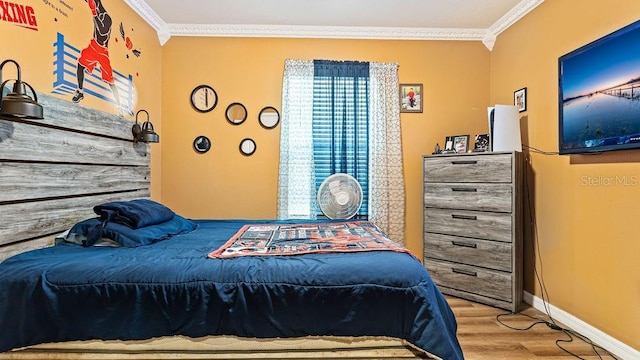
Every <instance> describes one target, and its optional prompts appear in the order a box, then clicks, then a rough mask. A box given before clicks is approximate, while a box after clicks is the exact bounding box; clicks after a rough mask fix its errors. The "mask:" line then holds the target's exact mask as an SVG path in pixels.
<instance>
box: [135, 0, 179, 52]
mask: <svg viewBox="0 0 640 360" xmlns="http://www.w3.org/2000/svg"><path fill="white" fill-rule="evenodd" d="M124 2H125V3H126V4H127V5H129V7H130V8H132V9H133V11H135V12H136V13H137V14H138V15H140V17H141V18H142V19H143V20H144V21H146V22H147V24H149V25H150V26H151V27H152V28H153V29H154V30H155V31H156V33H158V40H159V41H160V46H162V45H164V44H165V43H166V42H167V41H169V38H171V33H169V27H168V26H167V23H165V22H164V21H163V20H162V19H161V18H160V16H158V14H157V13H156V12H155V11H153V9H151V7H149V5H148V4H147V3H146V2H145V1H144V0H124Z"/></svg>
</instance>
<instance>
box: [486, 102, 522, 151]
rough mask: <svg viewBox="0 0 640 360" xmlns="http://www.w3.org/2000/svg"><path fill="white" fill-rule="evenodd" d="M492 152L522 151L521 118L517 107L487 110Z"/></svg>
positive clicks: (503, 106) (489, 108) (506, 106)
mask: <svg viewBox="0 0 640 360" xmlns="http://www.w3.org/2000/svg"><path fill="white" fill-rule="evenodd" d="M487 115H488V117H489V140H490V149H491V151H520V152H521V151H522V139H521V137H520V117H519V111H518V107H517V106H515V105H496V106H492V107H488V108H487Z"/></svg>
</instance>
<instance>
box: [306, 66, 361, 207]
mask: <svg viewBox="0 0 640 360" xmlns="http://www.w3.org/2000/svg"><path fill="white" fill-rule="evenodd" d="M368 109H369V63H368V62H357V61H329V60H314V86H313V151H314V166H315V177H316V190H317V189H318V188H319V187H320V184H321V183H322V181H324V179H326V178H327V177H328V176H329V175H331V174H335V173H346V174H349V175H352V176H353V177H355V178H356V179H357V180H358V182H359V183H360V186H362V191H363V195H364V201H363V204H362V206H361V208H360V211H359V213H358V217H361V218H363V217H365V218H366V216H367V209H368V201H367V199H368V195H369V191H368V190H369V186H368V175H369V139H368V133H369V132H368V127H369V110H368ZM318 215H321V213H319V214H318Z"/></svg>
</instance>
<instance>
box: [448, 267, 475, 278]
mask: <svg viewBox="0 0 640 360" xmlns="http://www.w3.org/2000/svg"><path fill="white" fill-rule="evenodd" d="M451 271H453V272H454V273H456V274H462V275H469V276H474V277H478V273H477V272H475V271H469V270H462V269H456V268H451Z"/></svg>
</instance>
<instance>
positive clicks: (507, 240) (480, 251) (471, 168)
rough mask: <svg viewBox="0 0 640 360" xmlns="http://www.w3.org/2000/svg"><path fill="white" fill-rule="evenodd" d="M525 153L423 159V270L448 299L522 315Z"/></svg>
mask: <svg viewBox="0 0 640 360" xmlns="http://www.w3.org/2000/svg"><path fill="white" fill-rule="evenodd" d="M523 165H524V164H523V161H522V153H520V152H512V153H511V152H487V153H467V154H443V155H430V156H424V157H423V177H424V187H423V195H424V238H423V240H424V244H423V245H424V248H423V249H424V250H423V255H424V264H425V266H426V268H427V270H428V271H429V273H430V274H431V276H432V278H433V280H434V281H435V283H436V284H437V285H438V287H439V288H440V290H441V291H442V292H443V293H445V294H449V295H453V296H457V297H460V298H464V299H468V300H471V301H476V302H479V303H483V304H487V305H491V306H495V307H498V308H502V309H506V310H510V311H511V312H517V311H518V308H519V306H520V303H521V302H522V203H523V201H522V200H523V199H521V194H522V180H523V179H522V174H523Z"/></svg>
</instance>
